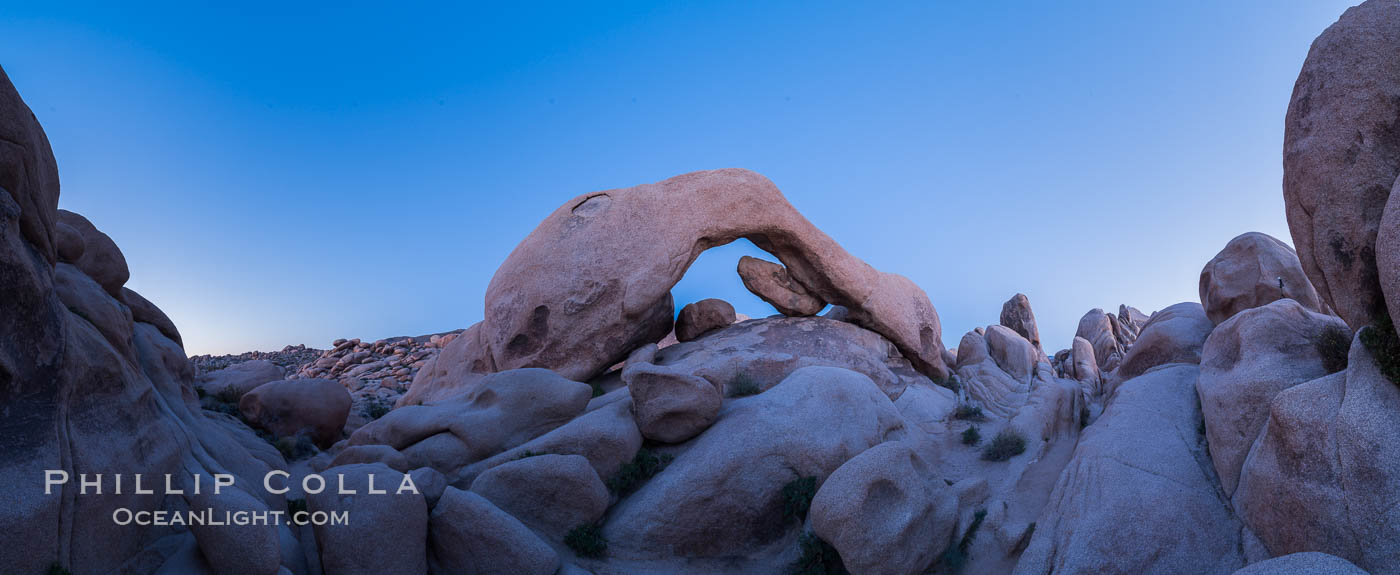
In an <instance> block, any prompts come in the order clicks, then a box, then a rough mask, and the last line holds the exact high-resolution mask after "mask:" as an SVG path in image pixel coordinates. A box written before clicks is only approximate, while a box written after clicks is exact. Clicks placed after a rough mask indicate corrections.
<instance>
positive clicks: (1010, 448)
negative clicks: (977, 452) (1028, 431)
mask: <svg viewBox="0 0 1400 575" xmlns="http://www.w3.org/2000/svg"><path fill="white" fill-rule="evenodd" d="M1025 451H1026V438H1024V437H1021V434H1020V433H1019V432H1017V431H1016V430H1015V429H1010V428H1008V429H1003V430H1001V432H1000V433H998V434H997V436H996V437H993V438H992V442H991V443H989V444H987V447H986V449H983V450H982V459H985V460H987V461H1006V460H1008V459H1011V458H1012V457H1015V456H1017V455H1020V454H1022V453H1025Z"/></svg>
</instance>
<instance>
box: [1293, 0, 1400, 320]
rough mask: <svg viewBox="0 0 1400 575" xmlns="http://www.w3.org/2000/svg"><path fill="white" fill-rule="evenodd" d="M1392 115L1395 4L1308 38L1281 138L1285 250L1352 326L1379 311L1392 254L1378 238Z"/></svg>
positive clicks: (1398, 81) (1397, 38) (1399, 161)
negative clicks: (1288, 236)
mask: <svg viewBox="0 0 1400 575" xmlns="http://www.w3.org/2000/svg"><path fill="white" fill-rule="evenodd" d="M1398 118H1400V4H1396V3H1395V2H1391V1H1389V0H1369V1H1367V2H1363V3H1361V4H1360V5H1358V6H1356V7H1353V8H1350V9H1348V10H1347V11H1346V12H1345V13H1343V14H1342V16H1341V18H1339V19H1338V20H1337V22H1336V23H1335V24H1333V25H1331V26H1329V27H1328V28H1327V30H1325V31H1323V32H1322V34H1321V35H1319V36H1318V37H1317V39H1316V40H1314V41H1313V44H1312V48H1311V49H1309V50H1308V57H1307V59H1306V60H1304V62H1303V69H1302V70H1301V71H1300V72H1299V73H1298V81H1297V83H1295V84H1294V85H1293V97H1292V100H1291V101H1290V102H1289V103H1288V115H1287V116H1286V117H1285V120H1284V135H1283V199H1284V205H1285V207H1286V209H1287V214H1288V228H1289V231H1291V232H1292V234H1293V245H1294V246H1295V247H1297V248H1298V259H1299V260H1301V262H1302V265H1303V270H1304V271H1306V272H1307V274H1308V277H1309V278H1311V279H1312V284H1313V285H1314V286H1315V287H1316V288H1317V292H1318V295H1319V296H1321V298H1322V301H1323V302H1324V303H1326V304H1327V305H1328V306H1329V307H1330V308H1331V309H1333V310H1335V311H1336V312H1337V315H1339V316H1341V317H1342V319H1343V320H1346V322H1347V325H1349V326H1351V328H1352V329H1359V328H1361V327H1362V326H1365V325H1369V324H1371V323H1372V321H1373V320H1374V319H1375V317H1376V316H1377V315H1379V314H1381V313H1383V312H1384V311H1385V308H1386V302H1385V299H1384V296H1383V294H1382V287H1381V281H1382V279H1383V278H1382V277H1381V276H1380V274H1379V271H1378V268H1377V259H1378V258H1380V259H1386V258H1389V259H1392V260H1393V259H1394V258H1396V257H1400V254H1397V253H1395V252H1394V251H1393V247H1391V246H1387V247H1386V248H1385V249H1386V253H1382V252H1381V246H1378V245H1377V237H1376V234H1377V231H1378V230H1380V229H1381V225H1380V224H1381V218H1382V214H1383V212H1384V211H1385V208H1386V202H1387V199H1388V198H1389V197H1390V195H1391V194H1390V191H1391V188H1392V186H1393V185H1394V184H1395V180H1396V176H1397V175H1400V119H1398ZM1390 233H1393V230H1390ZM1391 277H1394V275H1393V274H1392V275H1391ZM1385 281H1388V282H1391V283H1393V280H1391V279H1389V278H1385Z"/></svg>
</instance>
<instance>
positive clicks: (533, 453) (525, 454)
mask: <svg viewBox="0 0 1400 575" xmlns="http://www.w3.org/2000/svg"><path fill="white" fill-rule="evenodd" d="M541 455H547V454H546V453H544V452H540V451H530V450H528V449H526V450H525V451H521V452H520V455H517V456H515V459H512V460H511V461H520V460H521V459H528V458H531V457H538V456H541Z"/></svg>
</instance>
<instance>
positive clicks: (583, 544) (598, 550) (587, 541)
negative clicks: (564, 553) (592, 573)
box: [564, 523, 608, 558]
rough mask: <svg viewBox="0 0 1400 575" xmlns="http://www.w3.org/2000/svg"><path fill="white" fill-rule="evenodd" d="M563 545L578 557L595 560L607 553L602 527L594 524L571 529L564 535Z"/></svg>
mask: <svg viewBox="0 0 1400 575" xmlns="http://www.w3.org/2000/svg"><path fill="white" fill-rule="evenodd" d="M564 544H565V545H568V546H569V549H573V550H574V553H576V554H578V556H579V557H592V558H597V557H602V556H604V555H606V554H607V553H608V540H607V539H604V538H603V527H602V526H600V525H598V524H596V523H589V524H587V525H579V526H578V527H575V528H573V529H571V530H570V531H569V533H568V534H566V535H564Z"/></svg>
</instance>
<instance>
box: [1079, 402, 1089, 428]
mask: <svg viewBox="0 0 1400 575" xmlns="http://www.w3.org/2000/svg"><path fill="white" fill-rule="evenodd" d="M1086 427H1089V404H1087V403H1086V404H1084V405H1081V406H1079V428H1080V429H1084V428H1086Z"/></svg>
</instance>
